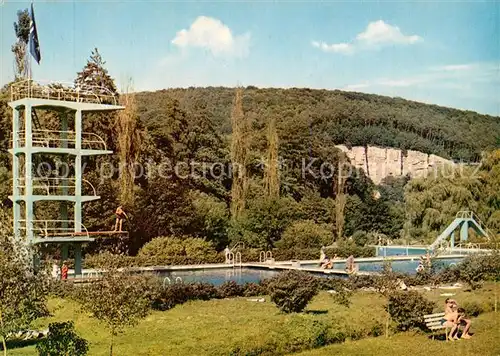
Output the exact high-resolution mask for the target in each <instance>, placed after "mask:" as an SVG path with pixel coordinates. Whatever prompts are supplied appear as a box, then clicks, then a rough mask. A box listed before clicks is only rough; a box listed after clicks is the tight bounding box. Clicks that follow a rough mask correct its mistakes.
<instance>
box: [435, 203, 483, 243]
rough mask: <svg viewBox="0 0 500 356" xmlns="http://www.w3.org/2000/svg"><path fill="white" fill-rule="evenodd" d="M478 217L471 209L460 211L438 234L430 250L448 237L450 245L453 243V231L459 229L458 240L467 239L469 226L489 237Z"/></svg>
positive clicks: (480, 234)
mask: <svg viewBox="0 0 500 356" xmlns="http://www.w3.org/2000/svg"><path fill="white" fill-rule="evenodd" d="M478 221H479V219H478V218H477V217H476V216H475V214H474V213H473V212H471V211H460V212H458V213H457V215H456V216H455V220H453V221H452V222H451V224H450V225H448V227H447V228H446V229H445V230H444V231H443V232H442V233H441V234H440V235H439V236H438V238H437V239H436V240H435V241H434V242H433V243H432V244H431V245H430V246H429V249H430V250H435V249H436V248H437V247H439V245H440V244H441V243H442V242H443V241H446V240H448V239H450V241H451V247H452V248H453V247H454V245H455V231H456V230H457V229H460V240H459V241H467V240H468V238H469V228H473V229H474V230H475V231H476V233H477V234H478V235H479V236H484V237H487V238H490V237H491V236H489V234H488V233H487V232H486V231H485V229H484V228H483V227H482V226H481V224H480V223H479V222H478Z"/></svg>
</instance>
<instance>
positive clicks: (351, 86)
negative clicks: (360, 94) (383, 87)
mask: <svg viewBox="0 0 500 356" xmlns="http://www.w3.org/2000/svg"><path fill="white" fill-rule="evenodd" d="M369 86H370V84H369V83H359V84H349V85H346V86H345V87H344V88H343V90H347V91H355V90H359V89H365V88H368V87H369Z"/></svg>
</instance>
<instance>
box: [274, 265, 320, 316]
mask: <svg viewBox="0 0 500 356" xmlns="http://www.w3.org/2000/svg"><path fill="white" fill-rule="evenodd" d="M268 290H269V293H270V295H271V301H273V302H274V303H275V304H276V305H277V307H278V308H279V309H280V310H281V311H283V312H285V313H293V312H296V313H298V312H301V311H303V310H304V309H305V307H306V306H307V304H308V303H309V302H310V301H311V299H312V298H313V297H314V296H315V295H316V294H317V293H318V283H317V280H316V278H314V277H313V276H311V275H310V274H308V273H305V272H301V271H294V270H291V271H286V272H282V273H280V274H279V275H277V276H276V277H274V278H272V279H271V280H270V281H269V284H268Z"/></svg>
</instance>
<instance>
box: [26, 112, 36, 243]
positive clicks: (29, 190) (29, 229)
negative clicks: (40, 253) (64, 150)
mask: <svg viewBox="0 0 500 356" xmlns="http://www.w3.org/2000/svg"><path fill="white" fill-rule="evenodd" d="M32 136H33V130H32V117H31V104H27V105H26V106H25V107H24V142H25V145H24V147H25V155H24V196H25V198H26V199H25V202H26V214H25V221H26V241H27V242H28V243H31V242H32V241H33V220H34V219H33V217H34V214H33V198H32V197H33V185H32V179H33V162H32V160H33V156H32V154H33V152H32V147H33V145H32Z"/></svg>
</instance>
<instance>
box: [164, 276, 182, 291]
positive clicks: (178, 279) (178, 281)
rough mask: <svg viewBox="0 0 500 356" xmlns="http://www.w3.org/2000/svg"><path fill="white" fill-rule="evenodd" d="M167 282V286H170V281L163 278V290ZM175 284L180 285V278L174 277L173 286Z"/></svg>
mask: <svg viewBox="0 0 500 356" xmlns="http://www.w3.org/2000/svg"><path fill="white" fill-rule="evenodd" d="M172 278H173V277H172ZM167 282H168V285H171V284H172V280H171V279H170V278H169V277H165V278H163V288H165V287H166V286H167ZM177 283H182V278H181V277H175V279H174V284H177Z"/></svg>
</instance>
